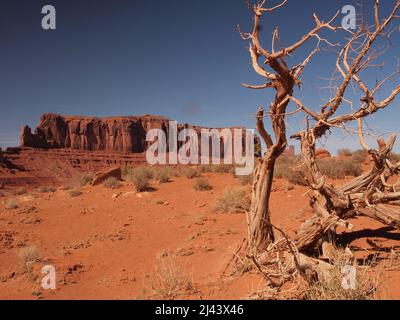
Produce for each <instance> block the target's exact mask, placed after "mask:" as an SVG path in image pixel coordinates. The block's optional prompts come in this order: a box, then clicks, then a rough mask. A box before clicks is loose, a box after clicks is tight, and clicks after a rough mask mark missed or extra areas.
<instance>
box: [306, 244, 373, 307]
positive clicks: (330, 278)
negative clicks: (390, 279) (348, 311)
mask: <svg viewBox="0 0 400 320" xmlns="http://www.w3.org/2000/svg"><path fill="white" fill-rule="evenodd" d="M331 263H332V264H333V268H332V270H331V271H330V272H329V274H328V275H327V276H325V277H323V279H319V280H316V281H314V283H313V284H312V285H311V286H310V287H309V288H308V289H307V292H306V294H305V296H304V298H305V299H306V300H371V299H377V298H378V297H377V294H376V283H377V281H373V280H372V278H371V276H370V274H371V266H372V264H373V262H370V263H369V264H368V265H366V266H363V268H360V267H355V268H356V287H355V289H351V288H349V289H345V288H344V287H343V286H342V281H343V277H344V275H343V273H342V270H343V268H344V267H348V266H351V265H352V263H351V262H349V259H348V256H347V255H346V252H345V251H343V250H341V251H338V254H337V256H336V257H335V259H334V261H331ZM321 278H322V277H321Z"/></svg>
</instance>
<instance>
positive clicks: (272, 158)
mask: <svg viewBox="0 0 400 320" xmlns="http://www.w3.org/2000/svg"><path fill="white" fill-rule="evenodd" d="M286 2H287V0H284V1H283V2H282V3H280V4H278V5H276V6H274V7H271V8H266V7H264V5H265V3H266V0H263V1H260V2H258V3H257V4H255V5H254V7H253V15H254V25H253V31H252V33H244V32H242V31H241V30H240V28H239V32H240V35H241V37H242V39H244V40H248V41H249V42H250V43H249V53H250V58H251V63H252V66H253V69H254V71H255V72H256V73H257V74H258V75H260V76H261V77H263V78H265V80H266V82H265V83H264V84H262V85H248V84H243V86H245V87H246V88H250V89H257V90H260V89H266V88H272V89H273V90H275V92H276V95H275V99H274V101H273V102H272V103H271V104H270V106H269V110H268V112H265V111H264V108H263V107H260V109H259V110H258V112H257V130H258V133H259V134H260V136H261V137H262V139H263V140H264V143H265V145H266V147H267V148H268V151H267V152H266V153H265V154H264V156H263V157H262V158H261V159H260V163H259V164H258V165H257V168H256V170H255V174H254V185H253V190H252V199H251V209H250V212H249V213H248V221H249V245H250V247H251V248H252V249H255V251H256V252H262V251H263V250H264V249H266V248H267V246H268V245H269V244H271V243H272V242H273V241H274V240H275V238H274V232H273V228H272V226H271V223H270V210H269V201H270V195H271V191H272V182H273V177H274V168H275V162H276V159H277V158H278V157H279V156H280V155H282V153H283V152H284V151H285V149H286V146H287V137H286V124H285V118H286V116H287V107H288V104H289V102H290V101H291V99H292V95H293V88H294V86H295V85H296V84H299V83H300V80H299V77H300V75H301V73H302V71H303V70H304V68H305V66H306V65H307V63H308V62H309V61H310V60H311V58H312V57H313V56H314V55H315V54H316V53H317V52H318V50H319V44H320V43H321V42H327V43H329V42H328V41H327V40H325V39H323V38H321V37H320V36H319V35H318V33H319V31H321V30H322V29H330V30H333V31H335V30H336V28H334V27H333V26H332V25H331V23H332V21H333V20H334V19H335V18H336V16H337V14H336V15H335V16H334V17H333V18H332V19H331V20H329V21H328V22H323V21H320V19H319V18H318V17H317V16H316V15H314V20H315V23H316V26H315V27H314V28H313V29H312V30H311V31H309V32H308V33H307V34H306V35H305V36H303V37H302V38H301V39H300V40H299V41H297V42H296V43H294V44H293V45H291V46H288V47H282V45H281V44H280V38H279V31H278V28H277V29H275V31H274V33H273V37H272V44H271V49H270V50H267V49H265V48H264V47H263V46H262V44H261V41H260V37H259V35H260V27H261V18H262V16H263V15H264V14H266V13H271V12H273V11H275V10H277V9H279V8H281V7H283V6H284V5H285V4H286ZM310 39H317V45H316V48H315V49H314V50H313V51H312V52H311V53H310V54H309V55H308V57H307V58H306V59H305V60H304V61H303V62H302V63H300V64H298V65H296V66H293V67H289V66H288V65H287V63H286V57H287V56H288V55H291V54H293V53H294V52H295V51H296V50H297V49H298V48H300V47H302V46H303V45H304V44H305V43H306V42H308V41H309V40H310ZM278 46H279V48H278V49H277V47H278ZM260 59H262V60H263V64H264V66H265V67H263V66H262V65H261V64H260ZM301 108H302V107H300V108H299V109H301ZM297 111H299V110H297ZM266 116H269V117H270V121H271V125H272V128H273V133H274V137H271V135H270V134H269V133H268V132H267V131H266V129H265V126H264V118H265V117H266Z"/></svg>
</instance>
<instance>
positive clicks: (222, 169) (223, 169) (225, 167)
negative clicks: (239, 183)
mask: <svg viewBox="0 0 400 320" xmlns="http://www.w3.org/2000/svg"><path fill="white" fill-rule="evenodd" d="M233 169H234V167H233V165H230V164H217V165H211V170H212V172H214V173H231V172H233Z"/></svg>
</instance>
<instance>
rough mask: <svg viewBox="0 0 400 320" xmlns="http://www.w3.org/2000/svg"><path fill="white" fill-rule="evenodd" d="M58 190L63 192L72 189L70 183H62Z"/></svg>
mask: <svg viewBox="0 0 400 320" xmlns="http://www.w3.org/2000/svg"><path fill="white" fill-rule="evenodd" d="M60 189H61V190H63V191H67V190H71V189H73V186H72V183H68V182H64V183H63V184H62V186H61V188H60Z"/></svg>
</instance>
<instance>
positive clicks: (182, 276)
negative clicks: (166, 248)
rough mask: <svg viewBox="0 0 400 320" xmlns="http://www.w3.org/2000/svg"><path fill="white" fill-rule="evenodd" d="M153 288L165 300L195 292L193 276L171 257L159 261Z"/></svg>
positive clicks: (156, 266)
mask: <svg viewBox="0 0 400 320" xmlns="http://www.w3.org/2000/svg"><path fill="white" fill-rule="evenodd" d="M152 286H153V290H154V291H155V292H156V293H157V294H158V295H160V296H161V297H163V298H174V297H176V296H177V295H178V294H180V293H188V292H193V290H194V286H193V281H192V278H191V276H190V275H188V274H187V273H186V272H185V271H184V270H183V268H182V267H181V266H179V265H178V263H177V261H176V259H175V258H174V257H171V256H167V257H164V258H158V259H157V262H156V265H155V274H154V282H153V285H152Z"/></svg>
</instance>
